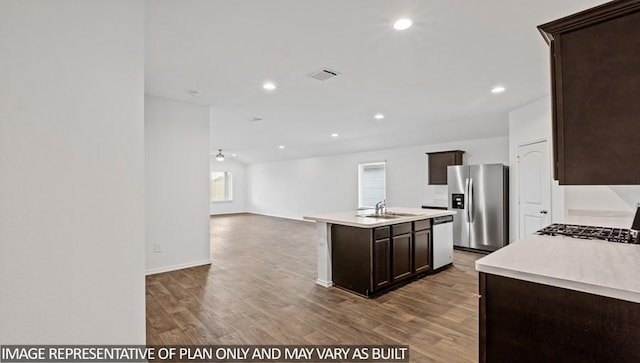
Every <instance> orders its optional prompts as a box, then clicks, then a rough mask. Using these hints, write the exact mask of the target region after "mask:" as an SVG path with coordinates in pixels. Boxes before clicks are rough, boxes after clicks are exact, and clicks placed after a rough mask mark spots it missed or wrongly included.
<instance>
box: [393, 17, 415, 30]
mask: <svg viewBox="0 0 640 363" xmlns="http://www.w3.org/2000/svg"><path fill="white" fill-rule="evenodd" d="M412 24H413V22H412V21H411V19H398V20H396V22H395V23H393V28H394V29H395V30H405V29H409V28H410V27H411V25H412Z"/></svg>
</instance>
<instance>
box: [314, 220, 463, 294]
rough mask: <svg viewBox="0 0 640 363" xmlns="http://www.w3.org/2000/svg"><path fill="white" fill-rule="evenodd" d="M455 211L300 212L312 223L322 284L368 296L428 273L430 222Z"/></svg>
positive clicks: (430, 249)
mask: <svg viewBox="0 0 640 363" xmlns="http://www.w3.org/2000/svg"><path fill="white" fill-rule="evenodd" d="M454 214H455V212H452V211H447V210H436V209H416V208H389V209H388V210H387V212H386V213H384V214H382V215H376V214H375V212H374V211H373V210H360V211H350V212H340V213H329V214H321V215H315V216H305V217H304V219H306V220H312V221H315V222H316V224H317V251H318V278H317V280H316V283H318V284H319V285H321V286H324V287H330V286H333V285H334V284H335V285H336V286H339V287H342V288H345V289H347V290H349V291H352V292H355V293H357V294H360V295H363V296H367V297H370V296H373V295H375V294H377V293H379V292H381V291H384V290H385V289H388V288H390V287H392V286H395V285H397V284H398V283H401V282H404V281H406V280H408V279H410V278H412V277H415V276H418V275H423V274H425V273H427V272H430V271H432V268H431V267H432V266H433V263H432V250H433V246H432V238H431V220H432V219H434V218H438V217H444V216H451V215H454Z"/></svg>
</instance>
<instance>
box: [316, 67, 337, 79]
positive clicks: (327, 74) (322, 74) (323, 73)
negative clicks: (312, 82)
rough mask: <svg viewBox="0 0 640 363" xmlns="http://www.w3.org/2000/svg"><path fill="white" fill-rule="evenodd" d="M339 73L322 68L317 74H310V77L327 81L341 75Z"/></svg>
mask: <svg viewBox="0 0 640 363" xmlns="http://www.w3.org/2000/svg"><path fill="white" fill-rule="evenodd" d="M339 74H340V73H339V72H336V71H334V70H331V69H329V68H322V69H320V70H317V71H315V72H312V73H309V77H311V78H315V79H317V80H318V81H326V80H327V79H329V78H333V77H335V76H337V75H339Z"/></svg>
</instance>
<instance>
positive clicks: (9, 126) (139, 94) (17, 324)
mask: <svg viewBox="0 0 640 363" xmlns="http://www.w3.org/2000/svg"><path fill="white" fill-rule="evenodd" d="M0 49H2V51H1V52H2V55H1V56H0V201H1V202H0V342H2V344H123V343H126V344H145V300H144V299H145V285H144V240H145V234H144V129H143V112H144V103H143V93H144V78H143V76H144V2H143V1H131V0H121V1H48V0H41V1H35V0H34V1H20V0H15V1H11V0H3V1H2V2H0Z"/></svg>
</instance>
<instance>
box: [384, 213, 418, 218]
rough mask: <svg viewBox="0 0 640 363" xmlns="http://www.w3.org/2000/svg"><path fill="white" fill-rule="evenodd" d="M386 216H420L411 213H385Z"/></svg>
mask: <svg viewBox="0 0 640 363" xmlns="http://www.w3.org/2000/svg"><path fill="white" fill-rule="evenodd" d="M385 214H386V215H390V216H398V217H415V216H418V215H419V214H411V213H396V212H387V213H385Z"/></svg>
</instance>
